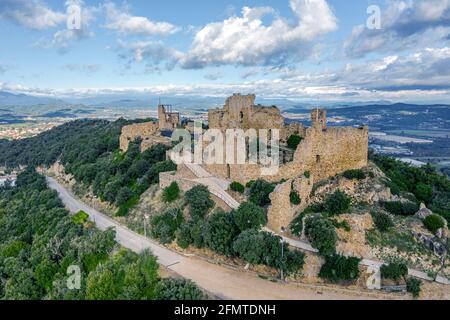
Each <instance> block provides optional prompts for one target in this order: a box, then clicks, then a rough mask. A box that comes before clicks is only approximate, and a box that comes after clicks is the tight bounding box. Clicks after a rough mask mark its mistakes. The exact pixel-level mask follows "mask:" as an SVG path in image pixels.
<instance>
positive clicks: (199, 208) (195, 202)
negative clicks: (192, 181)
mask: <svg viewBox="0 0 450 320" xmlns="http://www.w3.org/2000/svg"><path fill="white" fill-rule="evenodd" d="M184 199H185V200H186V203H187V205H188V207H189V213H190V214H191V217H192V218H193V219H202V218H204V217H205V215H206V214H207V213H208V211H209V209H211V208H212V207H213V206H214V201H213V200H212V199H211V195H210V193H209V190H208V187H207V186H205V185H198V186H195V187H193V188H192V189H191V190H189V191H187V192H186V193H185V195H184Z"/></svg>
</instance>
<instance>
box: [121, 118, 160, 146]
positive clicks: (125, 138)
mask: <svg viewBox="0 0 450 320" xmlns="http://www.w3.org/2000/svg"><path fill="white" fill-rule="evenodd" d="M158 128H159V126H158V123H157V122H152V121H150V122H144V123H136V124H131V125H129V126H124V127H123V128H122V133H121V135H120V149H121V150H122V151H127V150H128V145H129V143H130V141H133V140H135V139H136V138H142V139H143V140H144V141H145V140H146V139H147V138H149V137H151V136H153V135H155V134H156V133H157V132H158ZM144 141H143V142H144Z"/></svg>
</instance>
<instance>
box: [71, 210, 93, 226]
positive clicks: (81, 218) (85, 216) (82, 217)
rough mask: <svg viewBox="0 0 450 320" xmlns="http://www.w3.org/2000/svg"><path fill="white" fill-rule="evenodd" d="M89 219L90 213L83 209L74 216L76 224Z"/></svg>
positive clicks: (73, 219)
mask: <svg viewBox="0 0 450 320" xmlns="http://www.w3.org/2000/svg"><path fill="white" fill-rule="evenodd" d="M88 219H89V215H88V214H87V213H86V212H84V211H83V210H80V211H78V213H77V214H75V215H73V216H72V221H73V223H75V224H84V223H85V222H86V221H87V220H88Z"/></svg>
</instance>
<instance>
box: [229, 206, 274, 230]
mask: <svg viewBox="0 0 450 320" xmlns="http://www.w3.org/2000/svg"><path fill="white" fill-rule="evenodd" d="M233 217H234V222H235V223H236V225H237V227H238V228H239V230H241V231H244V230H247V229H259V228H261V227H262V226H263V225H265V224H266V222H267V219H266V214H265V212H264V210H263V209H262V208H261V207H258V206H257V205H256V204H254V203H252V202H244V203H242V204H241V205H240V206H239V208H238V209H237V210H235V211H234V212H233Z"/></svg>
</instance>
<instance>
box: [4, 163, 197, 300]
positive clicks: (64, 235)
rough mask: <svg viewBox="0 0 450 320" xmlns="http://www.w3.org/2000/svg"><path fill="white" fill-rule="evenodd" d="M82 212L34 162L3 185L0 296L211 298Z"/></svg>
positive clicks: (11, 297) (24, 297)
mask: <svg viewBox="0 0 450 320" xmlns="http://www.w3.org/2000/svg"><path fill="white" fill-rule="evenodd" d="M79 216H82V214H80V215H79ZM78 218H79V217H76V218H71V217H70V216H69V213H68V211H67V210H66V209H64V207H63V205H62V203H61V201H60V200H59V198H58V196H57V193H56V192H55V191H52V190H50V189H48V187H47V185H46V182H45V179H44V177H42V176H40V175H38V174H37V173H35V172H33V171H31V170H28V171H26V172H24V173H22V174H20V175H19V177H18V179H17V187H16V188H7V189H0V299H13V300H16V299H92V300H110V299H136V300H140V299H202V298H205V295H204V294H203V293H202V292H201V291H200V290H199V289H198V288H197V287H196V286H195V285H194V284H193V283H191V282H189V281H185V280H173V279H161V278H160V277H159V275H158V269H159V266H158V263H157V260H156V258H155V257H154V256H153V255H152V254H151V253H150V252H148V251H145V252H143V253H141V254H139V255H138V254H135V253H133V252H131V251H129V250H126V249H121V248H118V245H117V243H116V242H115V231H113V230H111V229H110V230H107V231H104V232H101V231H99V230H97V229H96V228H95V227H94V226H93V225H92V224H91V223H89V222H88V221H86V219H78ZM83 221H84V222H83ZM117 249H119V250H117ZM78 272H79V273H78ZM77 274H78V275H79V276H80V277H79V282H78V284H77V280H76V279H77V278H76V275H77ZM78 285H79V286H78Z"/></svg>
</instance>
